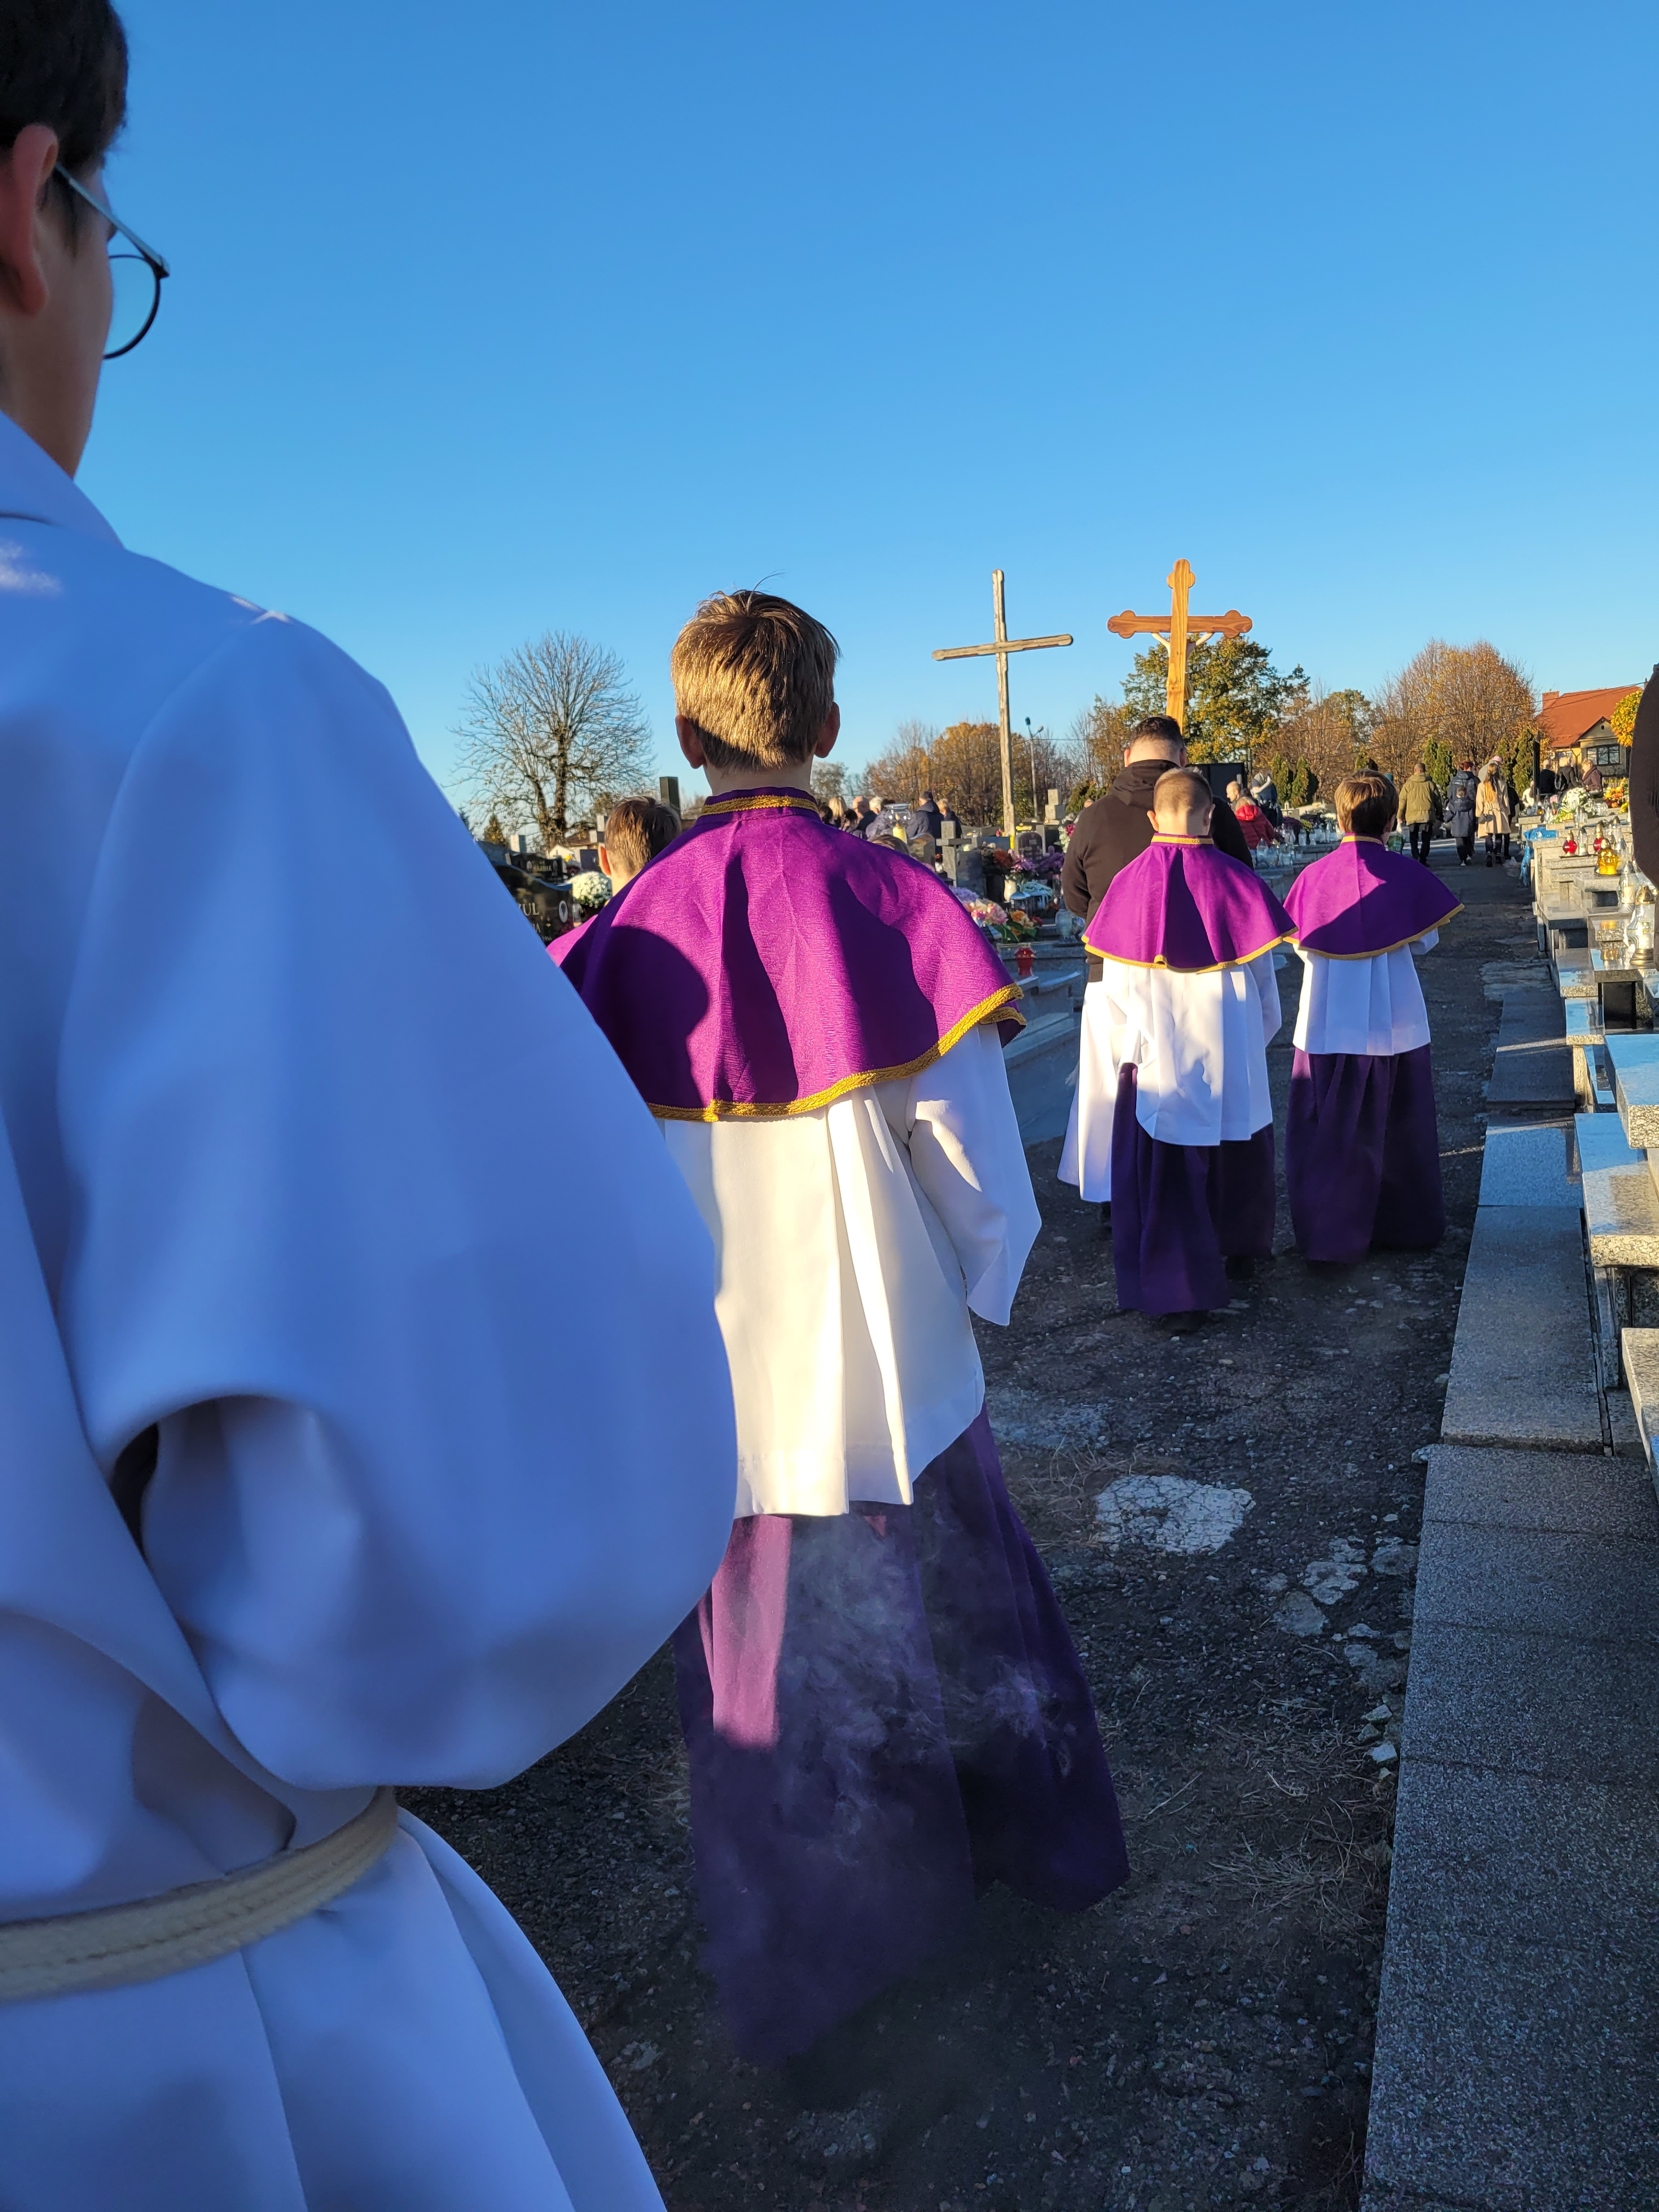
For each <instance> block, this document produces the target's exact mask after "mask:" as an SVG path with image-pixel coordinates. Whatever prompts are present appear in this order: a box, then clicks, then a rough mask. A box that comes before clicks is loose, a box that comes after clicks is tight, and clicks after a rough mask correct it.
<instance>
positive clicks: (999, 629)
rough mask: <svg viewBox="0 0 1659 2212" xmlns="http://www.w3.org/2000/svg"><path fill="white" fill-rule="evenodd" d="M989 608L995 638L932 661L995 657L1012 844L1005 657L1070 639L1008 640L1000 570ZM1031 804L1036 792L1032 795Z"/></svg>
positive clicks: (944, 650)
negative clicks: (993, 655)
mask: <svg viewBox="0 0 1659 2212" xmlns="http://www.w3.org/2000/svg"><path fill="white" fill-rule="evenodd" d="M991 607H992V611H993V613H994V616H995V618H996V622H995V627H996V635H995V636H994V638H993V640H992V641H991V642H990V644H989V645H942V646H940V647H939V650H938V652H937V653H934V655H933V658H934V659H935V660H975V659H979V658H980V656H981V654H984V653H995V655H996V657H997V714H998V720H999V722H1000V727H1001V733H1002V826H1003V828H1004V829H1005V830H1006V832H1007V834H1008V836H1009V838H1010V840H1011V841H1012V837H1013V834H1014V756H1013V745H1012V735H1011V732H1010V730H1009V725H1008V656H1009V654H1010V653H1035V652H1036V651H1038V650H1039V649H1040V648H1041V647H1043V646H1046V645H1069V644H1070V643H1071V642H1072V641H1071V639H1070V638H1069V637H1010V636H1009V635H1008V617H1007V614H1006V611H1005V610H1004V607H1003V601H1002V571H1001V569H1000V568H993V569H992V571H991ZM1031 798H1032V802H1033V804H1035V803H1036V793H1035V792H1033V793H1032V794H1031Z"/></svg>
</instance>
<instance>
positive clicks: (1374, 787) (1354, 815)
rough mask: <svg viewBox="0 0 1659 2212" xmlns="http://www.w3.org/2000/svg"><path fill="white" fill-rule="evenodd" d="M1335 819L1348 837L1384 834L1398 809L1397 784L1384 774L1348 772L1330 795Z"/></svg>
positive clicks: (1379, 835) (1380, 835)
mask: <svg viewBox="0 0 1659 2212" xmlns="http://www.w3.org/2000/svg"><path fill="white" fill-rule="evenodd" d="M1331 797H1332V800H1333V803H1334V805H1335V807H1336V818H1337V821H1338V823H1339V824H1340V827H1341V829H1342V831H1343V834H1344V835H1345V836H1349V837H1382V836H1386V835H1387V833H1388V829H1389V824H1390V823H1392V822H1393V820H1394V817H1395V815H1396V814H1397V813H1398V812H1399V811H1400V809H1399V803H1398V801H1397V800H1396V799H1395V795H1394V786H1393V785H1392V784H1391V783H1390V782H1389V780H1388V778H1387V777H1386V776H1383V775H1345V776H1344V777H1343V779H1342V781H1341V782H1340V783H1339V784H1338V785H1337V787H1336V789H1335V791H1334V792H1333V793H1332V794H1331Z"/></svg>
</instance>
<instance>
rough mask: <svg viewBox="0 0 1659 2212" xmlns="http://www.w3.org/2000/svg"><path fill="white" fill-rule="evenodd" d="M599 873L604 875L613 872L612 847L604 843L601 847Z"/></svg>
mask: <svg viewBox="0 0 1659 2212" xmlns="http://www.w3.org/2000/svg"><path fill="white" fill-rule="evenodd" d="M599 873H600V874H601V875H602V876H608V875H609V874H610V873H611V848H610V847H609V846H608V845H605V844H603V843H602V844H601V845H600V847H599Z"/></svg>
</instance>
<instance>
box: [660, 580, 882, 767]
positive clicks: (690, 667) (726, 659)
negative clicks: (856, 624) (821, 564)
mask: <svg viewBox="0 0 1659 2212" xmlns="http://www.w3.org/2000/svg"><path fill="white" fill-rule="evenodd" d="M840 658H841V647H839V646H838V645H837V644H836V641H835V639H834V638H833V637H831V636H830V635H829V631H828V630H827V629H825V628H824V627H823V623H820V622H814V621H813V619H812V617H811V615H809V614H806V613H805V612H804V611H802V610H801V609H800V608H799V607H798V606H794V605H792V604H791V603H790V601H789V600H787V599H775V598H774V597H773V596H772V594H771V593H770V592H716V593H715V594H714V598H713V599H705V600H704V601H703V603H702V605H701V606H700V607H699V608H698V609H697V611H696V614H695V615H693V616H692V617H691V619H690V622H689V623H687V624H686V625H685V628H684V629H683V630H682V631H681V632H680V634H679V635H678V638H676V640H675V641H674V652H673V657H672V659H671V661H670V663H669V666H670V670H671V674H672V676H673V679H674V703H675V705H676V707H677V708H678V710H679V712H680V713H681V714H684V715H685V716H686V718H687V719H688V720H690V721H693V722H695V723H696V726H697V734H698V736H699V737H700V738H702V749H703V751H704V752H705V753H706V754H707V755H708V761H709V764H710V766H711V767H714V768H718V769H745V768H783V767H785V766H799V763H801V762H802V761H809V760H811V757H812V748H813V747H814V746H815V745H816V744H817V741H818V738H820V736H821V735H822V734H823V726H824V724H825V722H826V721H828V720H829V711H830V709H831V708H832V707H833V706H834V705H835V703H836V661H837V660H839V659H840Z"/></svg>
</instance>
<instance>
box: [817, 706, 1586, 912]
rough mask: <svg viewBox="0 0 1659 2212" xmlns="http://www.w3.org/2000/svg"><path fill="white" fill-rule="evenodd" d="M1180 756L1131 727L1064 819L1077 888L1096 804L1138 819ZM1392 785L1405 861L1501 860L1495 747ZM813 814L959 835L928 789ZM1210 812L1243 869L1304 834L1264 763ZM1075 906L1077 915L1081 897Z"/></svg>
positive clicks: (1574, 775) (873, 833) (1563, 772)
mask: <svg viewBox="0 0 1659 2212" xmlns="http://www.w3.org/2000/svg"><path fill="white" fill-rule="evenodd" d="M1166 724H1167V728H1166V727H1165V725H1166ZM1185 760H1186V746H1185V744H1184V743H1183V742H1182V737H1181V732H1180V728H1179V726H1178V725H1177V724H1176V723H1175V722H1173V721H1172V720H1170V717H1169V716H1168V715H1164V714H1152V715H1148V716H1147V717H1146V720H1144V721H1143V722H1141V723H1139V724H1138V725H1137V727H1136V732H1135V733H1134V735H1133V737H1132V738H1131V741H1130V744H1129V746H1128V748H1127V751H1126V752H1125V755H1124V762H1123V767H1122V769H1121V771H1120V772H1119V775H1117V777H1116V778H1115V780H1114V781H1113V783H1112V784H1111V786H1110V787H1109V789H1108V791H1107V792H1106V793H1104V794H1103V796H1102V797H1101V798H1098V799H1092V800H1091V801H1090V802H1089V803H1088V804H1086V805H1084V806H1083V807H1082V808H1081V809H1080V811H1079V812H1078V814H1077V815H1076V816H1075V817H1068V819H1067V821H1066V838H1067V845H1068V850H1070V849H1073V848H1077V839H1078V836H1079V832H1080V831H1081V832H1084V842H1083V846H1082V848H1080V849H1079V857H1078V860H1077V865H1076V866H1075V867H1074V868H1073V870H1072V872H1073V875H1074V876H1075V877H1076V878H1077V881H1078V884H1079V885H1081V884H1083V883H1084V882H1085V879H1086V878H1087V877H1088V874H1089V870H1090V866H1091V861H1090V860H1089V858H1088V855H1089V854H1090V852H1091V848H1092V847H1093V845H1094V844H1095V842H1096V839H1097V833H1098V832H1099V831H1100V830H1101V829H1102V828H1103V825H1104V824H1105V823H1108V822H1109V821H1112V820H1115V818H1116V817H1115V816H1112V815H1102V814H1099V813H1097V809H1099V808H1101V807H1102V806H1105V805H1109V804H1112V803H1115V805H1116V806H1117V807H1118V808H1119V809H1120V810H1127V812H1128V813H1129V814H1130V815H1131V816H1133V817H1134V818H1135V820H1136V821H1137V823H1138V822H1139V817H1141V815H1142V814H1144V812H1145V811H1146V810H1145V805H1144V801H1145V799H1146V791H1144V790H1143V789H1142V786H1143V785H1147V788H1148V789H1149V788H1150V785H1148V784H1147V778H1148V775H1151V774H1152V773H1154V772H1156V773H1162V771H1163V769H1164V768H1167V767H1169V766H1170V765H1171V764H1172V763H1177V762H1179V763H1184V762H1185ZM1136 771H1139V773H1138V774H1137V773H1136ZM1581 782H1582V784H1583V787H1584V788H1585V790H1587V791H1590V792H1598V791H1600V789H1601V770H1600V769H1598V768H1597V767H1596V765H1595V763H1594V762H1593V761H1592V762H1591V763H1589V764H1588V765H1587V766H1586V767H1584V768H1583V769H1579V768H1578V767H1577V765H1576V764H1572V765H1570V766H1568V767H1566V768H1565V769H1551V768H1543V769H1540V770H1539V773H1538V776H1537V779H1536V781H1535V782H1534V783H1533V784H1529V785H1528V787H1527V791H1526V793H1525V794H1524V798H1525V803H1526V804H1528V805H1531V804H1533V803H1534V801H1538V802H1542V801H1545V800H1547V799H1554V798H1556V797H1558V796H1559V794H1560V793H1562V792H1565V791H1566V790H1569V789H1571V787H1573V786H1574V785H1576V784H1579V783H1581ZM1398 790H1399V799H1400V811H1399V826H1400V828H1401V830H1402V831H1403V832H1404V833H1405V836H1406V840H1407V845H1408V847H1409V848H1410V851H1411V854H1412V857H1413V860H1421V861H1422V862H1424V864H1425V866H1426V865H1427V862H1428V858H1429V853H1430V848H1431V846H1432V844H1433V842H1434V840H1435V839H1436V838H1437V837H1439V836H1449V837H1450V838H1451V839H1452V840H1453V842H1455V846H1456V849H1457V861H1458V866H1460V867H1465V868H1467V867H1472V866H1474V862H1475V846H1476V844H1477V843H1478V842H1479V843H1481V844H1482V845H1483V846H1484V854H1485V861H1486V866H1488V867H1499V866H1502V865H1503V864H1504V861H1506V860H1508V859H1509V857H1510V840H1511V837H1512V836H1513V833H1514V826H1515V817H1516V814H1517V813H1518V812H1519V811H1520V809H1521V806H1522V794H1521V793H1518V792H1517V791H1516V787H1515V783H1514V781H1513V779H1512V777H1511V775H1510V772H1509V769H1507V768H1506V767H1505V765H1504V760H1503V758H1502V756H1501V755H1498V754H1494V755H1493V756H1492V757H1491V759H1489V760H1487V761H1485V762H1483V763H1480V766H1479V767H1477V766H1476V764H1475V762H1474V759H1473V758H1468V759H1465V760H1463V761H1462V762H1461V763H1459V764H1458V765H1457V766H1456V767H1455V768H1454V769H1453V770H1452V771H1451V774H1450V775H1449V777H1448V778H1447V780H1446V782H1445V785H1444V787H1443V788H1442V787H1441V786H1440V785H1439V784H1437V782H1436V781H1435V780H1434V779H1433V777H1432V776H1431V775H1430V773H1429V769H1428V765H1427V763H1425V762H1424V761H1421V760H1419V761H1418V762H1417V763H1415V764H1414V765H1413V769H1412V771H1411V774H1410V775H1408V776H1407V777H1406V778H1405V779H1404V781H1401V783H1400V784H1399V786H1398ZM818 811H819V814H820V815H821V816H822V817H823V820H824V821H825V822H827V823H829V826H830V827H831V828H832V829H844V830H846V831H848V833H849V834H850V835H851V836H854V837H863V838H867V839H871V840H873V841H874V842H876V843H878V844H884V845H888V846H890V847H892V848H895V849H896V850H897V851H899V852H914V851H915V850H916V848H917V841H918V840H927V841H929V842H927V843H926V844H924V845H923V846H922V848H921V849H922V851H923V854H924V856H925V857H927V858H930V859H933V858H936V857H937V855H938V854H939V848H941V847H942V845H943V844H944V843H945V841H946V829H947V825H948V827H949V829H950V831H951V835H952V836H955V837H957V838H960V837H961V836H963V823H962V817H961V816H960V815H959V814H958V813H957V811H956V809H955V807H954V806H953V805H951V801H950V800H949V799H939V798H938V797H937V796H936V795H935V793H933V791H932V790H929V789H924V790H922V791H921V792H920V793H918V794H917V796H916V800H915V805H912V806H909V807H899V806H897V805H893V804H891V803H884V801H883V800H882V799H880V798H878V797H871V796H868V795H866V793H858V794H856V795H855V796H854V797H853V798H850V799H843V798H841V797H834V798H827V799H821V800H820V801H819V802H818ZM1218 818H1219V827H1218V831H1217V833H1216V835H1217V842H1218V843H1219V844H1220V845H1221V847H1222V849H1223V850H1224V851H1233V850H1234V848H1235V845H1236V846H1237V854H1236V857H1237V858H1238V859H1241V860H1249V861H1250V863H1251V865H1252V866H1254V865H1255V856H1256V854H1258V853H1260V852H1261V851H1263V850H1265V849H1267V848H1272V847H1273V846H1278V845H1282V844H1285V843H1286V842H1295V843H1297V844H1300V843H1301V842H1302V841H1303V840H1304V838H1305V837H1306V836H1307V835H1308V824H1307V823H1306V822H1305V821H1304V819H1303V818H1302V817H1301V816H1300V815H1299V814H1297V813H1296V812H1295V811H1291V809H1288V808H1286V807H1285V805H1283V804H1282V803H1281V801H1280V798H1279V790H1278V787H1277V786H1276V785H1275V783H1274V781H1273V777H1272V776H1271V775H1268V774H1267V771H1266V770H1265V769H1257V770H1256V771H1255V774H1253V775H1251V776H1250V777H1249V781H1248V783H1247V782H1246V781H1244V780H1243V778H1241V777H1238V776H1235V777H1234V778H1233V779H1232V780H1231V781H1230V782H1229V783H1228V785H1227V789H1226V797H1225V803H1224V804H1223V805H1220V806H1219V807H1218ZM1137 835H1138V831H1137ZM1109 842H1114V843H1115V842H1117V841H1113V840H1109ZM1120 865H1121V863H1120ZM1111 872H1115V868H1114V869H1113V870H1112V871H1111ZM1075 910H1076V911H1077V912H1078V913H1079V915H1082V914H1085V912H1086V911H1087V902H1086V901H1085V904H1083V905H1079V906H1078V907H1077V908H1076V909H1075Z"/></svg>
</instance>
